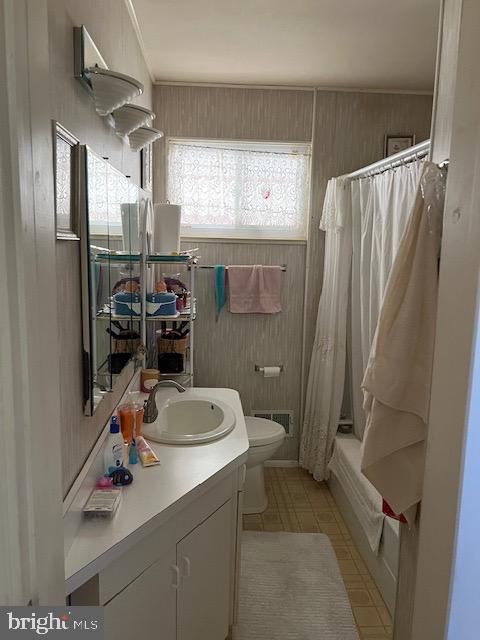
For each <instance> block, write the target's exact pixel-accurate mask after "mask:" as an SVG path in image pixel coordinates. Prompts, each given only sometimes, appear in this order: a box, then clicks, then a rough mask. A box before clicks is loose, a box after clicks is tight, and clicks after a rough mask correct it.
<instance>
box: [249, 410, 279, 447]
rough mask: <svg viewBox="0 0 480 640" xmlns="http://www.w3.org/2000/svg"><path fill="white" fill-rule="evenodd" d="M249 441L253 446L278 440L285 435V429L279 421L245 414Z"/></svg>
mask: <svg viewBox="0 0 480 640" xmlns="http://www.w3.org/2000/svg"><path fill="white" fill-rule="evenodd" d="M245 424H246V425H247V435H248V442H249V444H250V446H251V447H261V446H262V445H265V444H272V442H278V441H279V440H283V438H284V437H285V429H284V428H283V427H282V425H281V424H278V422H273V420H267V419H266V418H254V417H251V416H245Z"/></svg>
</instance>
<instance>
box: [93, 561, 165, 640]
mask: <svg viewBox="0 0 480 640" xmlns="http://www.w3.org/2000/svg"><path fill="white" fill-rule="evenodd" d="M174 564H175V552H174V550H173V549H172V550H170V553H166V554H165V555H164V556H163V557H162V558H161V559H160V560H157V561H156V562H154V563H153V564H152V565H151V566H150V567H148V569H146V570H145V571H144V572H143V573H141V574H140V575H139V576H138V577H137V578H136V579H135V580H134V581H133V582H132V583H131V584H129V585H128V586H127V587H126V588H125V589H123V591H121V592H120V593H119V594H118V595H116V596H115V597H114V598H112V600H111V601H110V602H108V603H107V604H106V605H105V607H104V616H105V617H104V620H105V640H132V638H136V637H137V636H138V635H139V633H142V630H146V629H148V630H149V633H148V634H147V635H148V638H151V640H154V639H157V640H175V637H176V632H175V599H176V593H175V590H174V589H173V588H172V574H173V566H174Z"/></svg>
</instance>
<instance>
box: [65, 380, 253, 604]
mask: <svg viewBox="0 0 480 640" xmlns="http://www.w3.org/2000/svg"><path fill="white" fill-rule="evenodd" d="M187 393H188V394H189V395H191V396H196V395H197V396H198V395H201V396H210V397H212V398H218V399H219V400H222V401H223V402H225V403H226V404H228V405H229V406H230V407H232V409H233V410H234V412H235V418H236V425H235V428H234V429H233V430H232V431H231V432H230V433H229V434H227V435H226V436H224V437H223V438H220V439H219V440H216V441H214V442H210V443H207V444H199V445H181V446H176V445H164V444H158V443H155V442H149V444H150V446H151V447H152V449H153V450H154V451H155V453H156V454H157V456H158V457H159V459H160V463H161V464H160V465H157V466H154V467H146V468H143V467H142V465H141V463H140V462H139V463H138V464H137V465H134V466H132V467H131V469H132V472H133V475H134V480H133V483H132V484H131V485H130V486H127V487H124V488H123V489H122V502H121V504H120V507H119V510H118V512H117V513H116V514H115V516H114V518H113V519H112V520H110V521H109V520H107V521H105V520H83V519H82V520H81V522H80V526H79V527H78V529H77V531H76V532H75V535H74V538H73V541H72V544H71V546H70V548H69V549H68V552H67V555H66V558H65V580H66V585H65V588H66V593H67V594H68V593H71V592H72V591H74V590H75V589H76V588H78V587H79V586H80V585H82V584H83V583H84V582H86V581H87V580H89V579H90V578H91V577H92V576H94V575H95V574H97V573H98V572H99V571H100V570H101V569H103V568H104V567H106V566H107V565H108V564H109V563H110V562H112V560H114V559H115V558H117V557H119V556H120V555H121V554H122V553H124V552H125V551H126V550H127V549H128V548H129V547H130V546H131V545H133V544H136V543H137V542H138V541H139V540H141V539H142V538H143V537H145V536H146V535H148V534H149V533H151V531H153V530H154V529H155V528H156V527H158V526H159V525H160V524H162V523H163V522H166V521H167V520H169V519H170V518H171V517H172V516H173V515H174V514H175V513H177V512H178V511H179V510H180V509H182V508H183V507H185V506H186V505H187V504H188V503H189V502H190V501H192V500H194V499H195V498H196V497H197V495H199V494H201V493H202V492H203V491H204V490H205V488H206V487H205V486H203V487H202V485H205V483H207V485H210V484H211V483H210V482H208V481H210V480H213V482H215V481H216V480H217V479H220V478H221V477H222V476H224V475H225V476H226V475H228V474H229V473H231V471H232V470H233V469H234V468H235V467H238V466H239V465H240V464H242V463H243V462H245V460H246V455H247V451H248V437H247V432H246V427H245V420H244V417H243V410H242V405H241V402H240V397H239V395H238V393H237V392H236V391H233V390H232V389H205V388H193V389H188V390H187V392H186V393H185V394H182V396H183V397H184V398H185V399H186V398H187V395H186V394H187ZM176 394H178V392H177V391H176V390H175V389H173V388H165V389H164V390H163V389H161V390H159V391H158V393H157V405H158V406H159V407H160V406H161V405H162V404H163V403H164V402H165V401H166V400H167V399H168V398H170V397H176ZM145 397H147V396H145ZM102 451H103V450H102ZM102 451H100V452H99V454H98V456H97V464H98V458H99V457H100V456H102V459H103V453H102ZM92 467H93V465H92ZM207 488H208V487H207ZM79 494H81V492H79ZM84 496H85V491H84V492H83V497H82V499H81V501H80V499H79V500H78V501H74V503H73V504H72V505H71V507H70V509H73V510H77V511H78V510H79V509H80V510H81V508H82V506H83V503H84Z"/></svg>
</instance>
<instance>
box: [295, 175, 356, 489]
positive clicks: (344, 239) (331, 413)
mask: <svg viewBox="0 0 480 640" xmlns="http://www.w3.org/2000/svg"><path fill="white" fill-rule="evenodd" d="M350 205H351V197H350V183H349V182H348V181H346V180H344V179H342V178H333V179H331V180H329V182H328V185H327V191H326V195H325V202H324V205H323V213H322V219H321V222H320V228H321V229H323V230H324V231H325V232H326V235H325V267H324V272H323V287H322V294H321V297H320V303H319V307H318V317H317V327H316V332H315V341H314V344H313V350H312V358H311V363H310V372H309V376H308V386H307V397H306V404H305V416H304V421H303V431H302V439H301V443H300V464H301V466H302V467H304V468H306V469H308V471H310V472H311V473H312V474H313V477H314V478H315V479H316V480H323V479H324V478H325V477H326V473H327V464H328V462H329V459H330V455H331V451H332V446H333V441H334V438H335V434H336V432H337V427H338V419H339V416H340V409H341V405H342V397H343V385H344V379H345V358H346V332H347V308H348V295H349V283H350V272H351V269H350V265H351V255H352V233H351V231H352V227H351V210H350Z"/></svg>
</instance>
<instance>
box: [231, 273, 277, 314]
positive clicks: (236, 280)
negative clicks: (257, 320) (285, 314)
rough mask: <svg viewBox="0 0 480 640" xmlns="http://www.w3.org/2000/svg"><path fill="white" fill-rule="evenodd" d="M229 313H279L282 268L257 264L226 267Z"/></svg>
mask: <svg viewBox="0 0 480 640" xmlns="http://www.w3.org/2000/svg"><path fill="white" fill-rule="evenodd" d="M227 273H228V290H229V300H230V313H279V312H280V311H281V310H282V304H281V301H280V293H281V289H282V268H281V267H264V266H262V265H259V264H255V265H248V266H238V267H237V266H234V267H231V266H229V267H228V271H227Z"/></svg>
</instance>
